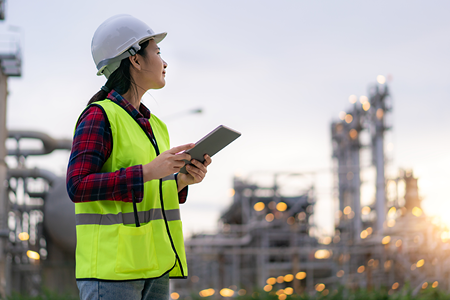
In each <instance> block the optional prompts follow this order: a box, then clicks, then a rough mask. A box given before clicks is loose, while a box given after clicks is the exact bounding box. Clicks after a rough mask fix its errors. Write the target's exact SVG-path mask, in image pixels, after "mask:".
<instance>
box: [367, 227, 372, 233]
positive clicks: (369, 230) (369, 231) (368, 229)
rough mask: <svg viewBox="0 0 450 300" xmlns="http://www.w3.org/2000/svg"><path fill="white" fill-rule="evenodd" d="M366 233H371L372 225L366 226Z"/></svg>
mask: <svg viewBox="0 0 450 300" xmlns="http://www.w3.org/2000/svg"><path fill="white" fill-rule="evenodd" d="M366 230H367V233H368V234H369V235H370V234H372V232H373V229H372V227H367V229H366Z"/></svg>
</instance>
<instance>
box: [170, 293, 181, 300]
mask: <svg viewBox="0 0 450 300" xmlns="http://www.w3.org/2000/svg"><path fill="white" fill-rule="evenodd" d="M170 298H172V299H173V300H177V299H178V298H180V294H178V293H175V292H173V293H172V294H170Z"/></svg>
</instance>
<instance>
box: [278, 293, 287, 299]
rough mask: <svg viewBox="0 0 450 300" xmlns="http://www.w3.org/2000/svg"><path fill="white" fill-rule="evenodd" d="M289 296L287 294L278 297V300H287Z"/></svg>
mask: <svg viewBox="0 0 450 300" xmlns="http://www.w3.org/2000/svg"><path fill="white" fill-rule="evenodd" d="M286 298H287V296H286V295H285V294H281V295H278V300H286Z"/></svg>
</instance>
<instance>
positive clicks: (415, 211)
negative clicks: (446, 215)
mask: <svg viewBox="0 0 450 300" xmlns="http://www.w3.org/2000/svg"><path fill="white" fill-rule="evenodd" d="M412 214H413V215H415V216H416V217H420V216H421V215H422V210H421V209H420V208H419V207H417V206H415V207H414V208H413V209H412Z"/></svg>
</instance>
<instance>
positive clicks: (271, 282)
mask: <svg viewBox="0 0 450 300" xmlns="http://www.w3.org/2000/svg"><path fill="white" fill-rule="evenodd" d="M266 283H267V284H270V285H274V284H275V283H277V280H276V279H275V277H270V278H268V279H267V280H266Z"/></svg>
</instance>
